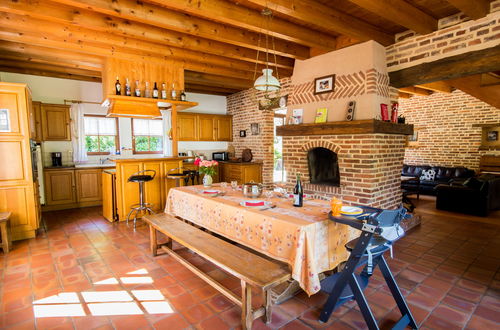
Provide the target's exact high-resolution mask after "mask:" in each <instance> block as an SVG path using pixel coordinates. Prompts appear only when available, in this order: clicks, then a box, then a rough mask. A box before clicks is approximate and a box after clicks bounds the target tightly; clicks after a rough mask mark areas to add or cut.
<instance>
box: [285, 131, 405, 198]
mask: <svg viewBox="0 0 500 330" xmlns="http://www.w3.org/2000/svg"><path fill="white" fill-rule="evenodd" d="M404 144H405V137H404V136H402V135H389V134H387V135H386V134H354V135H324V136H293V137H288V136H286V137H283V158H284V159H283V160H284V164H285V168H286V170H287V172H288V174H287V176H288V181H289V182H288V183H289V186H292V185H293V184H295V177H296V175H297V173H300V174H301V178H302V180H303V182H304V183H305V188H306V189H305V190H306V192H313V193H315V192H317V193H329V194H331V191H325V189H321V188H319V189H318V188H316V187H314V186H308V185H307V183H308V182H309V170H308V166H307V150H309V149H310V148H314V147H324V148H327V149H330V150H332V151H334V152H336V153H337V157H338V161H339V169H340V184H341V188H340V189H336V191H335V192H333V195H337V196H339V195H340V194H341V195H342V200H343V201H344V202H345V203H346V204H356V203H360V204H364V205H371V206H374V207H382V208H395V207H398V206H399V205H400V204H401V198H402V196H401V189H400V177H401V167H402V165H403V157H404ZM311 188H312V189H314V190H312V191H311ZM315 188H316V189H315Z"/></svg>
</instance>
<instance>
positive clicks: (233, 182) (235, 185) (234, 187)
mask: <svg viewBox="0 0 500 330" xmlns="http://www.w3.org/2000/svg"><path fill="white" fill-rule="evenodd" d="M231 188H233V190H236V188H238V181H236V180H233V181H231Z"/></svg>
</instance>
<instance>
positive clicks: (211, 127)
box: [177, 112, 233, 141]
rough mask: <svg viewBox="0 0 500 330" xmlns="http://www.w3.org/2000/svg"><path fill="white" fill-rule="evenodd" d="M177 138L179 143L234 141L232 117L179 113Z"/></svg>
mask: <svg viewBox="0 0 500 330" xmlns="http://www.w3.org/2000/svg"><path fill="white" fill-rule="evenodd" d="M177 136H178V140H179V141H232V139H233V124H232V116H229V115H210V114H199V113H191V112H179V113H178V114H177Z"/></svg>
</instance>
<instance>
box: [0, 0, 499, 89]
mask: <svg viewBox="0 0 500 330" xmlns="http://www.w3.org/2000/svg"><path fill="white" fill-rule="evenodd" d="M471 2H472V1H470V0H385V1H378V0H377V1H373V0H335V1H331V0H196V1H193V0H142V1H136V0H112V1H111V0H79V1H77V0H52V1H37V0H0V71H7V72H20V73H26V74H34V75H43V76H52V77H60V78H70V79H78V80H86V81H100V75H101V68H102V63H103V59H104V57H106V56H111V55H113V56H116V57H119V58H125V59H129V60H144V59H146V60H148V59H155V60H162V59H165V58H171V59H176V60H178V61H179V62H181V63H182V65H184V67H185V70H186V77H185V81H186V90H187V91H193V92H202V93H209V94H220V95H228V94H232V93H234V92H237V91H239V90H242V89H245V88H248V87H250V86H251V85H252V81H253V79H254V70H255V67H256V66H257V69H261V68H263V67H264V66H265V64H266V61H268V59H266V57H265V54H264V53H263V50H265V46H264V42H261V44H260V46H259V38H261V39H262V38H264V37H263V35H262V34H263V33H264V29H266V30H269V34H270V35H272V36H273V37H274V43H275V53H276V62H277V65H278V69H279V77H286V76H290V75H291V74H292V70H293V65H294V61H295V59H307V58H309V57H311V56H312V55H316V54H321V53H325V52H328V51H332V50H335V49H339V48H342V47H346V46H348V45H352V44H355V43H358V42H363V41H366V40H371V39H373V40H376V41H378V42H379V43H381V44H383V45H389V44H391V43H393V41H394V35H395V34H396V33H399V32H402V31H405V30H408V29H412V30H415V31H417V32H419V33H422V34H426V33H430V32H432V31H434V30H436V29H437V21H438V19H440V18H443V17H446V16H449V15H452V14H455V13H458V12H459V11H463V12H464V13H466V14H467V15H469V16H470V17H474V18H477V17H482V16H484V15H485V14H486V13H487V11H488V6H489V2H490V0H475V1H474V6H470V3H471ZM266 6H267V7H268V8H270V9H271V10H272V11H273V19H272V20H271V21H270V22H268V23H266V20H265V18H264V17H263V16H262V15H261V11H262V9H264V8H265V7H266ZM257 54H259V57H258V58H257ZM269 61H270V62H274V57H272V56H271V57H270V58H269ZM131 79H132V80H133V79H134V77H131ZM414 88H419V87H414Z"/></svg>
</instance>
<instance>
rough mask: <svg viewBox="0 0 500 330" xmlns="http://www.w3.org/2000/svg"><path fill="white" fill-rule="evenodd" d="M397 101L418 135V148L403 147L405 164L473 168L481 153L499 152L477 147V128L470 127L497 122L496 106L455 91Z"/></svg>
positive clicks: (498, 115)
mask: <svg viewBox="0 0 500 330" xmlns="http://www.w3.org/2000/svg"><path fill="white" fill-rule="evenodd" d="M399 102H400V103H399V109H400V112H401V114H402V115H403V116H404V117H406V121H407V123H410V124H414V125H415V128H416V129H418V135H419V136H418V147H416V148H407V149H406V152H405V163H407V164H428V165H435V166H465V167H468V168H470V169H474V170H477V169H478V168H479V158H480V156H481V155H483V154H494V155H500V150H496V151H495V150H479V146H480V144H481V128H480V127H472V125H473V124H486V123H500V109H497V108H495V107H493V106H490V105H488V104H486V103H484V102H482V101H480V100H478V99H476V98H474V97H472V96H470V95H468V94H465V93H463V92H462V91H459V90H457V91H454V92H453V93H451V94H445V93H434V94H432V95H430V96H413V97H412V98H410V99H400V100H399Z"/></svg>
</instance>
